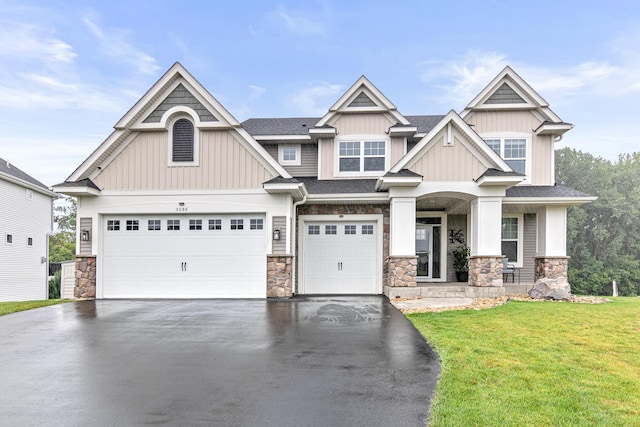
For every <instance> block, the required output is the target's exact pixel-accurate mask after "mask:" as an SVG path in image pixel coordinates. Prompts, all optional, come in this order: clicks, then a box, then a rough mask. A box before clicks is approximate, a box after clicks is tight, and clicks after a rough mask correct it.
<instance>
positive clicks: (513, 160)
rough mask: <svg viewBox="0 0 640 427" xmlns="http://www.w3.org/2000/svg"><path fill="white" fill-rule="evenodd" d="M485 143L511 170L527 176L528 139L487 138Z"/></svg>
mask: <svg viewBox="0 0 640 427" xmlns="http://www.w3.org/2000/svg"><path fill="white" fill-rule="evenodd" d="M485 142H486V143H487V145H488V146H489V147H491V149H492V150H493V151H494V152H495V153H496V154H497V155H499V156H500V157H502V158H503V159H504V161H505V162H507V164H508V165H509V166H510V167H511V169H513V170H514V171H515V172H518V173H521V174H523V175H526V174H527V139H526V138H487V139H485Z"/></svg>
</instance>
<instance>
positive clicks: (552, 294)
mask: <svg viewBox="0 0 640 427" xmlns="http://www.w3.org/2000/svg"><path fill="white" fill-rule="evenodd" d="M529 296H530V297H531V298H533V299H551V300H556V301H571V285H569V282H568V281H567V278H566V277H562V276H560V277H555V278H553V279H552V278H549V277H543V278H541V279H538V280H537V281H536V283H535V285H533V288H532V289H531V290H530V291H529Z"/></svg>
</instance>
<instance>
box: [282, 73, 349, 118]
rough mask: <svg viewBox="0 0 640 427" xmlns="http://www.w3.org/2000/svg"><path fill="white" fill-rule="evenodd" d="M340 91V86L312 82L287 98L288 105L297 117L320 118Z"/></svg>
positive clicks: (341, 88)
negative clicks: (309, 116) (310, 116)
mask: <svg viewBox="0 0 640 427" xmlns="http://www.w3.org/2000/svg"><path fill="white" fill-rule="evenodd" d="M342 90H343V86H341V85H337V84H332V83H328V82H324V81H317V82H312V83H310V85H309V86H308V87H305V88H302V89H300V90H298V91H296V92H295V93H293V94H292V95H291V96H289V99H288V103H289V104H290V105H291V106H292V107H293V108H294V110H295V111H296V114H297V115H312V116H321V115H323V114H325V113H326V112H327V110H328V108H329V106H330V105H331V104H332V103H333V102H335V101H336V99H337V97H338V95H339V94H341V92H342Z"/></svg>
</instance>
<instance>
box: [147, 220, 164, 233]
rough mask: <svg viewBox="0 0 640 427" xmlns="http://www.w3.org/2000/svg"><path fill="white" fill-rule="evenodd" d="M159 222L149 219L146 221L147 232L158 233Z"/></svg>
mask: <svg viewBox="0 0 640 427" xmlns="http://www.w3.org/2000/svg"><path fill="white" fill-rule="evenodd" d="M160 228H161V225H160V220H159V219H150V220H148V221H147V230H149V231H158V230H160Z"/></svg>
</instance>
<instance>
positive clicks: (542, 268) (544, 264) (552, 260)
mask: <svg viewBox="0 0 640 427" xmlns="http://www.w3.org/2000/svg"><path fill="white" fill-rule="evenodd" d="M569 258H570V257H568V256H553V257H551V256H541V257H535V258H534V260H535V266H534V273H533V281H534V283H535V282H537V281H538V279H544V278H547V279H556V278H558V277H564V278H565V279H566V278H567V268H568V267H569Z"/></svg>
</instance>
